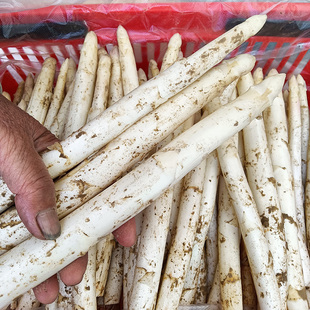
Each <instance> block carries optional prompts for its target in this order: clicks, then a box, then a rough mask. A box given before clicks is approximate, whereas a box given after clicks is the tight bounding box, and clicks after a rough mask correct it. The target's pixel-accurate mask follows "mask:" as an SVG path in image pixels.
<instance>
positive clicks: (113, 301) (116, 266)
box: [104, 242, 123, 305]
mask: <svg viewBox="0 0 310 310" xmlns="http://www.w3.org/2000/svg"><path fill="white" fill-rule="evenodd" d="M122 258H123V247H122V246H120V244H119V243H117V242H116V245H115V248H114V249H113V252H112V257H111V263H110V268H109V275H108V280H107V284H106V287H105V291H104V304H105V305H117V304H119V303H120V299H121V295H122V286H123V285H122V284H123V259H122Z"/></svg>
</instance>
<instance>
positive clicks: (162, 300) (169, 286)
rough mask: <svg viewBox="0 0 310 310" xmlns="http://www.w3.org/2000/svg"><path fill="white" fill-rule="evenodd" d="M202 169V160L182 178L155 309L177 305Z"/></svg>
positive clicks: (190, 244) (198, 201)
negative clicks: (181, 187) (174, 220)
mask: <svg viewBox="0 0 310 310" xmlns="http://www.w3.org/2000/svg"><path fill="white" fill-rule="evenodd" d="M205 169H206V161H205V160H203V161H202V162H201V163H200V164H199V165H198V166H197V167H196V168H195V169H193V170H192V171H191V172H190V173H188V174H187V175H186V176H185V177H184V180H183V192H182V193H181V200H180V207H179V214H178V219H177V223H176V232H175V235H174V237H173V240H172V242H171V246H170V249H169V253H168V257H167V261H166V266H165V269H164V272H163V275H162V279H161V284H160V289H159V292H158V298H157V303H156V309H171V310H172V309H177V307H178V305H179V301H180V299H181V295H182V288H183V285H184V282H185V277H186V273H187V270H188V267H189V262H190V258H191V253H192V248H193V244H194V239H195V234H196V228H197V223H198V217H199V211H200V204H201V196H202V187H203V180H204V174H205ZM150 309H151V308H150Z"/></svg>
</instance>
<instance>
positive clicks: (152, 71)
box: [148, 59, 160, 79]
mask: <svg viewBox="0 0 310 310" xmlns="http://www.w3.org/2000/svg"><path fill="white" fill-rule="evenodd" d="M159 72H160V71H159V68H158V65H157V62H156V61H155V60H154V59H150V61H149V68H148V78H149V79H152V78H153V77H154V76H157V75H158V74H159Z"/></svg>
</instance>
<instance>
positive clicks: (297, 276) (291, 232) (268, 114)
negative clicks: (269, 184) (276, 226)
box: [263, 72, 308, 309]
mask: <svg viewBox="0 0 310 310" xmlns="http://www.w3.org/2000/svg"><path fill="white" fill-rule="evenodd" d="M270 74H275V73H274V72H271V73H270ZM263 115H264V122H265V129H266V134H267V141H268V148H269V150H270V154H271V159H272V164H273V170H274V177H275V181H276V183H275V184H276V186H277V191H278V197H279V201H280V205H281V211H282V215H283V218H284V231H285V240H286V243H287V258H288V260H287V287H288V291H287V294H288V295H287V305H288V307H289V308H292V309H297V308H298V309H307V307H308V306H307V301H306V300H305V294H303V293H302V294H301V292H305V284H304V279H303V271H302V263H301V257H300V252H299V246H298V244H299V241H298V231H297V230H298V229H297V219H296V210H295V196H294V189H293V185H292V180H293V176H292V169H291V157H290V154H289V150H288V133H287V120H286V114H285V106H284V101H283V97H282V91H281V92H280V93H279V96H278V97H277V98H276V99H275V100H274V102H273V104H272V105H271V107H270V108H267V109H266V110H265V111H264V114H263ZM282 167H285V169H283V168H282Z"/></svg>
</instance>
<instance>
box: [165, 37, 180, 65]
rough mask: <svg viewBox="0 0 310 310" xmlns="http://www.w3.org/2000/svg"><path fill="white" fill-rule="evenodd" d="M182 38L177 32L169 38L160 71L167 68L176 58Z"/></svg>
mask: <svg viewBox="0 0 310 310" xmlns="http://www.w3.org/2000/svg"><path fill="white" fill-rule="evenodd" d="M181 45H182V39H181V36H180V34H179V33H175V34H174V35H173V36H172V37H171V38H170V40H169V43H168V47H167V51H166V53H165V55H164V58H163V62H162V65H161V68H160V71H164V70H166V69H167V68H169V67H170V66H171V65H172V64H174V63H175V61H176V60H177V59H178V56H179V52H180V48H181Z"/></svg>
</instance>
